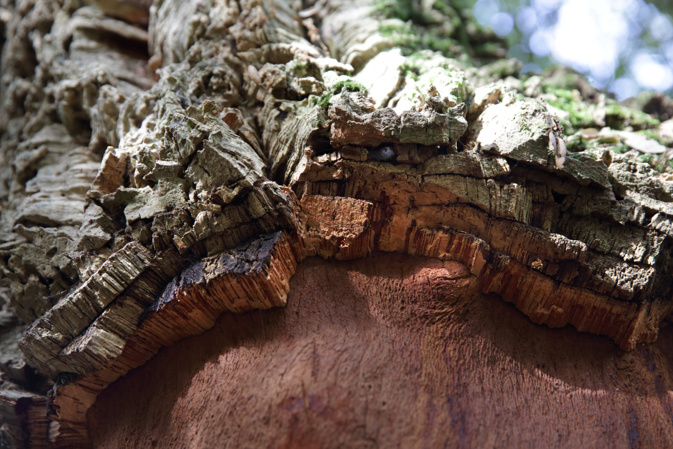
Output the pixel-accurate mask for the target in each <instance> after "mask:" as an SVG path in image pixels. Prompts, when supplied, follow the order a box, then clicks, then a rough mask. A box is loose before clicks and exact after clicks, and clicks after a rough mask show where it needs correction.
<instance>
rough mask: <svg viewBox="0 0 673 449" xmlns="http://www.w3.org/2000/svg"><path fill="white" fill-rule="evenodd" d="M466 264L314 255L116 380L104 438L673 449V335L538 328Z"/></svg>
mask: <svg viewBox="0 0 673 449" xmlns="http://www.w3.org/2000/svg"><path fill="white" fill-rule="evenodd" d="M476 282H477V281H476V279H475V278H474V277H472V276H471V275H470V274H469V272H468V271H467V270H466V269H465V268H464V267H463V266H462V265H461V264H459V263H457V262H442V261H439V260H436V259H429V258H414V257H408V256H398V255H389V254H379V255H376V256H374V257H370V258H367V259H362V260H357V261H351V262H325V261H323V260H320V259H316V258H310V259H307V260H306V261H305V262H303V263H302V264H300V265H299V267H298V270H297V274H296V275H295V276H294V277H293V278H292V281H291V288H290V295H289V298H288V304H287V307H286V308H284V309H274V310H267V311H255V312H250V313H247V314H244V315H233V314H226V315H224V316H222V317H221V318H220V319H219V321H218V323H217V324H216V326H215V327H214V328H213V329H211V330H210V331H208V332H206V333H204V334H202V335H200V336H197V337H192V338H188V339H186V340H183V341H181V342H180V343H178V344H176V345H175V346H173V347H170V348H167V349H165V350H163V351H162V352H161V353H160V354H159V355H158V356H157V357H156V358H154V359H153V360H151V361H150V362H148V363H147V364H146V365H144V366H143V367H141V368H139V369H137V370H135V371H133V372H131V373H130V374H129V375H128V376H126V377H124V378H122V379H121V380H119V381H118V382H117V383H115V384H113V385H112V386H111V387H110V388H108V389H107V390H105V391H104V392H103V393H102V394H101V395H100V397H99V398H98V401H97V402H96V404H95V405H94V406H93V407H92V408H91V409H90V411H89V415H88V416H89V431H90V436H91V438H92V441H93V443H94V445H95V447H98V448H139V447H160V448H169V447H170V448H212V447H231V448H243V447H255V448H261V447H273V448H290V447H301V448H310V447H315V448H331V447H348V448H374V447H385V448H389V447H404V448H410V447H411V448H417V447H418V448H421V447H428V448H436V447H473V448H483V447H551V448H553V447H558V448H564V447H604V448H627V447H643V448H648V447H650V448H651V447H671V446H672V445H673V426H671V421H672V420H673V398H672V397H671V393H670V391H671V390H673V379H671V375H670V373H673V343H672V337H673V332H672V331H671V330H670V329H664V330H662V333H661V336H660V338H659V340H658V341H657V343H655V344H653V345H649V346H643V347H639V348H637V349H636V350H635V351H631V352H622V351H620V350H619V349H618V348H617V346H616V345H615V344H614V343H613V342H612V341H610V340H609V339H607V338H605V337H598V336H592V335H588V334H580V333H578V332H576V331H575V330H574V329H571V328H566V329H549V328H546V327H543V326H537V325H535V324H532V323H531V322H530V320H529V319H528V318H526V317H525V316H523V315H522V314H521V313H520V312H519V311H517V310H516V309H515V308H514V307H512V306H511V305H508V304H506V303H504V302H503V301H502V300H501V299H499V298H496V297H488V296H484V295H481V294H479V293H478V292H477V290H478V288H477V285H476Z"/></svg>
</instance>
